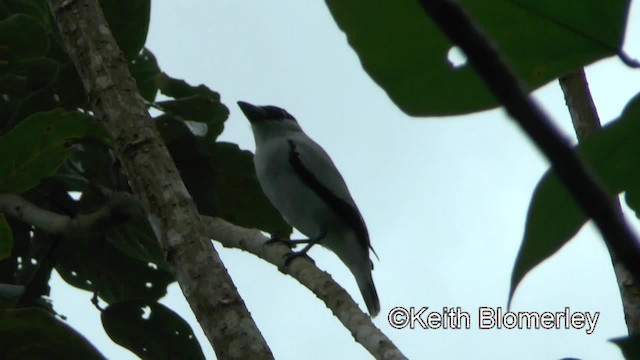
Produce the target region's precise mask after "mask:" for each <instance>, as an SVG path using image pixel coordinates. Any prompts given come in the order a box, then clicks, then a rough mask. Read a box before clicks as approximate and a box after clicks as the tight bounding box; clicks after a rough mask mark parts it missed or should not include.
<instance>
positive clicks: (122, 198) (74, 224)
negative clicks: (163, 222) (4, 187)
mask: <svg viewBox="0 0 640 360" xmlns="http://www.w3.org/2000/svg"><path fill="white" fill-rule="evenodd" d="M141 211H142V210H141V209H140V203H139V202H138V201H137V200H136V199H135V198H133V197H132V196H131V195H129V194H127V193H114V195H113V197H112V198H111V199H110V200H109V201H108V202H107V203H106V204H105V206H103V207H102V208H100V209H99V210H97V211H94V212H92V213H89V214H82V215H79V216H76V217H70V216H66V215H60V214H58V213H55V212H53V211H49V210H46V209H43V208H40V207H38V206H37V205H35V204H32V203H31V202H29V201H27V200H26V199H24V198H23V197H22V196H20V195H17V194H9V193H3V194H0V212H4V213H6V214H8V215H9V216H12V217H14V218H16V219H17V220H20V221H22V222H24V223H27V224H31V225H33V226H35V227H36V228H38V229H41V230H43V231H44V232H46V233H49V234H51V235H61V236H74V235H78V234H86V233H90V232H95V231H104V229H106V228H108V227H111V226H113V225H115V224H117V223H120V222H123V221H126V220H128V219H130V218H132V217H133V216H135V215H140V214H141Z"/></svg>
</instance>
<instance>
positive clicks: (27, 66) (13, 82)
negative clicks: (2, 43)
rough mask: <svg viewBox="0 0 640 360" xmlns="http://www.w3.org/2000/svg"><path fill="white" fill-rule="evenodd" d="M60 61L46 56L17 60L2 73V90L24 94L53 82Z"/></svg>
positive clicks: (19, 94)
mask: <svg viewBox="0 0 640 360" xmlns="http://www.w3.org/2000/svg"><path fill="white" fill-rule="evenodd" d="M58 69H59V66H58V63H57V62H56V61H54V60H51V59H49V58H46V57H36V58H29V59H28V60H20V61H16V62H14V63H13V64H12V66H11V67H8V68H7V72H6V74H4V75H0V92H1V93H5V94H11V95H12V96H24V95H27V94H29V93H30V92H33V91H37V90H40V89H42V88H44V87H45V86H47V85H49V84H50V83H52V82H53V81H54V80H55V79H56V77H57V75H58Z"/></svg>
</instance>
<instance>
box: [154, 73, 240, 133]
mask: <svg viewBox="0 0 640 360" xmlns="http://www.w3.org/2000/svg"><path fill="white" fill-rule="evenodd" d="M157 79H158V80H157V81H158V87H159V89H160V91H161V92H162V93H163V94H164V95H167V96H170V97H173V98H174V99H175V100H167V101H161V102H158V105H159V106H160V107H161V108H162V109H163V111H164V112H165V113H166V114H167V115H170V116H172V117H174V118H176V119H177V120H180V121H196V122H202V123H205V124H207V127H208V128H209V131H208V133H207V135H206V136H207V137H210V138H213V139H215V138H217V137H218V135H220V134H221V133H222V130H223V128H224V122H225V120H227V117H228V116H229V109H227V107H226V106H225V105H223V104H222V103H221V102H220V94H218V93H217V92H215V91H213V90H211V89H209V88H208V87H206V86H205V85H198V86H191V85H189V84H187V83H186V82H185V81H184V80H178V79H173V78H171V77H169V76H168V75H167V74H165V73H162V74H160V76H159V77H158V78H157Z"/></svg>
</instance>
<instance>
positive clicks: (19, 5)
mask: <svg viewBox="0 0 640 360" xmlns="http://www.w3.org/2000/svg"><path fill="white" fill-rule="evenodd" d="M2 5H3V6H6V9H5V11H6V13H5V14H3V13H2V11H1V10H0V18H3V17H6V16H9V15H12V14H25V15H29V16H32V17H33V18H35V19H36V20H38V21H39V22H40V23H41V24H43V25H45V27H46V25H48V24H49V7H48V5H47V3H46V0H2Z"/></svg>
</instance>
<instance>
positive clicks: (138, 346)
mask: <svg viewBox="0 0 640 360" xmlns="http://www.w3.org/2000/svg"><path fill="white" fill-rule="evenodd" d="M101 318H102V325H103V326H104V329H105V331H106V332H107V335H109V337H110V338H111V339H112V340H113V341H114V342H116V343H118V344H120V345H122V346H124V347H126V348H127V349H129V350H131V351H132V352H134V353H135V354H136V355H138V356H139V357H140V358H141V359H153V360H156V359H158V360H162V359H204V354H203V353H202V349H201V348H200V344H199V343H198V340H197V339H196V337H195V336H194V335H193V331H192V330H191V327H190V326H189V324H188V323H187V322H186V321H184V320H183V319H182V318H181V317H180V316H179V315H178V314H176V313H175V312H173V311H171V309H169V308H167V307H165V306H164V305H162V304H159V303H155V302H147V301H142V300H132V301H126V302H120V303H115V304H111V305H110V306H109V307H108V308H107V309H106V310H105V311H103V312H102V314H101Z"/></svg>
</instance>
